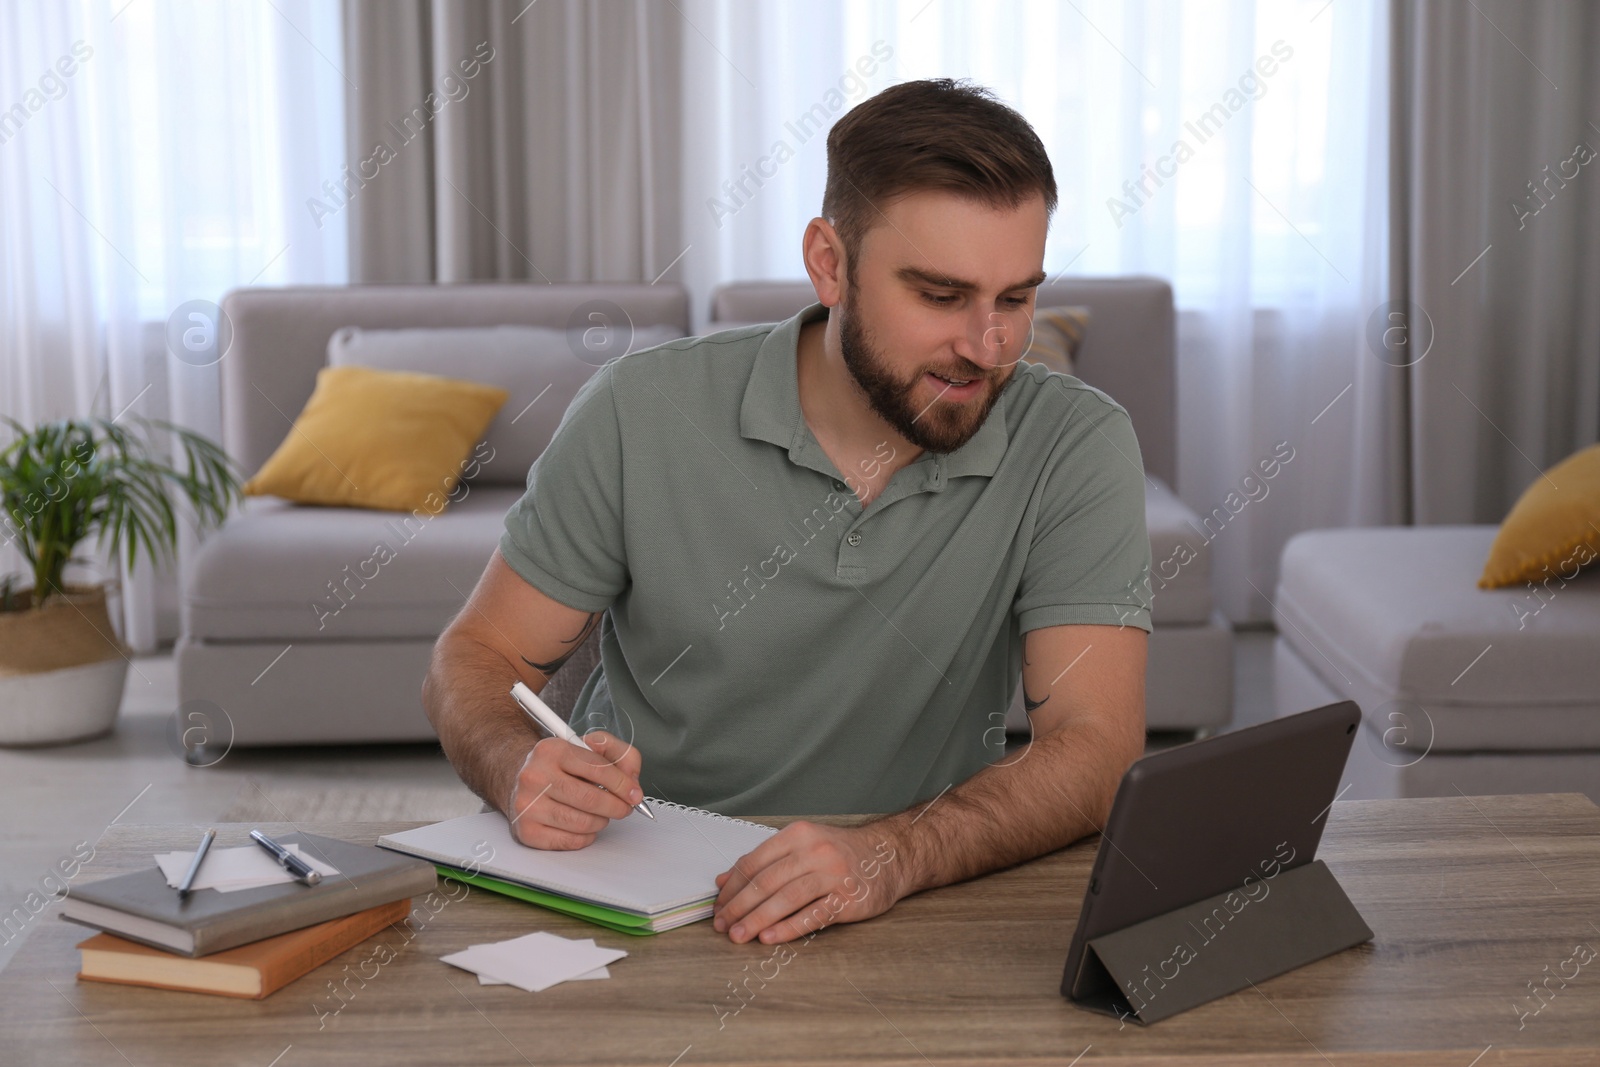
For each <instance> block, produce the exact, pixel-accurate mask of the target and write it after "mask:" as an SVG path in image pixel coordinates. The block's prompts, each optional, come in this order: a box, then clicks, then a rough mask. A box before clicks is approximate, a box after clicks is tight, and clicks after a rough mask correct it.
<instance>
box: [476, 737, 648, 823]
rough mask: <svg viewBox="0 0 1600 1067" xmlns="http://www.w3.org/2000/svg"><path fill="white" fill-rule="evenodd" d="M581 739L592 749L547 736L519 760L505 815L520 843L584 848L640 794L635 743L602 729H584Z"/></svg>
mask: <svg viewBox="0 0 1600 1067" xmlns="http://www.w3.org/2000/svg"><path fill="white" fill-rule="evenodd" d="M583 740H584V743H585V744H587V745H588V746H589V747H590V748H591V749H593V750H594V751H592V752H586V751H584V750H583V749H581V748H579V747H578V746H577V745H574V744H573V743H572V742H570V741H563V740H562V739H561V738H559V737H546V738H543V739H541V740H540V741H539V742H538V743H537V744H535V745H534V746H533V748H532V749H530V750H529V752H528V755H527V757H526V758H525V759H524V760H523V761H522V768H521V769H520V770H519V771H518V772H517V778H516V782H515V783H514V784H513V785H512V788H511V800H510V803H509V804H508V805H507V807H506V817H507V820H508V821H509V822H510V823H511V834H512V836H513V837H515V838H516V839H517V840H518V841H521V842H522V843H523V844H524V845H527V846H528V847H530V848H543V849H562V850H571V849H579V848H583V847H585V846H587V845H589V844H591V843H592V842H593V841H594V839H595V835H596V834H598V833H599V832H600V831H601V830H603V829H605V827H606V824H607V823H609V822H610V821H611V820H612V819H622V818H626V817H627V816H628V814H629V813H630V812H632V811H633V805H635V804H637V803H638V802H639V801H640V799H642V798H643V796H644V793H643V791H642V790H641V789H640V788H639V767H640V762H641V761H640V757H639V750H638V749H636V748H634V747H633V746H632V745H630V744H628V743H627V742H626V741H623V740H622V739H621V738H618V737H615V736H613V735H611V734H609V733H607V732H606V731H604V730H593V731H591V732H589V733H587V734H584V735H583ZM596 786H605V788H604V789H597V788H595V787H596Z"/></svg>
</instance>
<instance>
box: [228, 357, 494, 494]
mask: <svg viewBox="0 0 1600 1067" xmlns="http://www.w3.org/2000/svg"><path fill="white" fill-rule="evenodd" d="M508 395H510V394H508V393H507V392H506V391H505V390H504V389H499V388H496V387H494V386H492V385H480V384H478V383H477V382H463V381H458V380H456V379H454V378H440V377H437V376H435V375H432V374H411V373H404V372H400V371H384V370H374V369H372V368H371V367H324V368H323V369H322V370H320V371H318V372H317V386H316V388H315V389H314V390H312V393H311V399H310V400H307V401H306V406H305V409H304V410H303V411H301V412H300V416H299V418H297V419H295V420H294V426H293V428H292V429H290V431H289V435H288V436H287V437H285V438H284V439H283V443H282V444H281V445H279V446H278V449H277V451H276V452H274V453H272V456H271V458H269V459H268V460H267V462H266V463H265V464H264V465H263V466H262V467H261V469H260V470H259V471H257V472H256V474H255V477H253V478H251V479H250V480H249V481H248V482H245V484H244V492H245V495H247V496H281V497H283V498H285V499H287V500H293V501H295V502H296V503H299V504H329V505H335V506H340V507H351V508H377V509H379V510H383V511H416V510H419V509H423V510H427V511H429V512H430V513H434V514H437V513H438V512H440V511H442V510H444V506H445V503H446V497H447V496H448V495H449V493H450V491H451V490H452V489H454V488H455V485H456V482H457V481H458V480H459V479H460V477H461V472H462V469H463V467H464V466H465V462H466V460H467V457H468V455H469V454H470V453H471V451H472V447H473V445H475V444H476V443H477V442H478V441H479V440H480V439H481V438H482V437H483V431H484V430H485V429H487V428H488V426H489V422H490V420H492V419H493V418H494V416H495V413H496V412H498V411H499V410H500V406H501V405H502V404H504V403H505V402H506V397H507V396H508Z"/></svg>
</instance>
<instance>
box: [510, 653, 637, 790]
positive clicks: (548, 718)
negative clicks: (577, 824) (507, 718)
mask: <svg viewBox="0 0 1600 1067" xmlns="http://www.w3.org/2000/svg"><path fill="white" fill-rule="evenodd" d="M511 699H512V700H515V701H516V702H517V707H519V708H521V709H522V710H523V711H525V712H527V714H528V717H529V718H530V719H532V720H533V721H534V722H536V723H538V724H539V726H540V727H541V728H543V730H544V732H545V733H547V734H550V735H551V736H552V737H559V738H561V739H562V740H563V741H567V742H570V743H571V744H574V745H577V746H578V747H579V748H582V749H588V751H590V752H593V751H594V749H592V748H589V746H588V745H587V744H586V743H585V742H584V740H583V738H581V737H579V736H578V734H577V731H575V730H573V728H572V727H570V726H568V725H567V724H566V721H565V720H563V719H562V718H561V716H559V715H557V714H556V713H555V712H554V711H552V710H550V705H548V704H546V703H545V702H544V701H542V700H540V699H539V694H538V693H535V692H534V691H533V690H532V689H529V688H528V687H527V686H526V685H525V684H523V683H522V682H518V683H517V684H516V685H513V686H512V687H511ZM598 788H600V789H604V788H605V786H603V785H602V786H598ZM633 810H634V811H636V812H638V813H639V814H640V815H643V816H645V817H646V818H649V819H651V820H652V821H653V820H654V819H655V817H656V816H655V812H653V811H651V810H650V805H648V804H646V803H645V802H644V799H643V798H642V797H641V798H640V800H639V803H637V804H635V805H634V806H633Z"/></svg>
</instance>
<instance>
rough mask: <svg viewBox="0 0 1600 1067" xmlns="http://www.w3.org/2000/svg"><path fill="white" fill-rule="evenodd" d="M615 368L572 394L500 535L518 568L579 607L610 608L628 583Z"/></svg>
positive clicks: (556, 596) (508, 558) (503, 552)
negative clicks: (558, 423) (570, 400)
mask: <svg viewBox="0 0 1600 1067" xmlns="http://www.w3.org/2000/svg"><path fill="white" fill-rule="evenodd" d="M614 369H615V365H614V364H608V365H607V366H606V367H604V368H602V369H601V370H600V371H599V372H597V373H596V374H595V375H594V376H593V377H592V378H590V379H589V380H588V381H587V382H585V383H584V385H583V388H581V389H579V390H578V393H577V395H576V396H575V397H573V399H572V403H571V404H570V405H569V406H568V407H567V411H566V414H564V415H562V417H561V423H560V425H558V426H557V427H556V432H555V436H554V437H552V438H551V440H550V444H549V446H548V447H546V448H545V450H544V451H543V452H542V453H540V455H539V458H538V459H537V460H535V461H534V464H533V467H532V469H530V470H529V471H528V488H527V491H526V492H525V493H523V495H522V497H521V498H520V499H519V500H518V501H517V502H516V503H515V504H513V505H512V507H511V510H510V511H509V512H507V513H506V521H505V532H504V533H503V534H502V535H501V536H500V554H501V555H502V556H504V557H505V561H506V563H507V564H509V565H510V567H511V569H512V570H514V571H516V572H517V574H519V575H520V576H521V577H522V578H523V580H524V581H526V582H528V583H529V584H530V585H532V586H534V587H535V588H537V589H538V590H540V591H541V592H543V593H544V594H546V595H547V596H549V597H551V598H552V599H554V600H558V601H560V602H561V603H563V604H565V605H567V606H568V607H571V608H576V609H577V610H579V611H604V610H605V609H606V608H608V607H610V606H611V603H612V601H614V600H615V599H616V598H617V597H618V596H619V595H620V594H621V593H622V591H623V590H624V589H625V588H627V583H628V560H627V552H626V548H625V540H624V538H623V529H622V432H621V427H620V425H619V423H618V421H617V408H616V403H615V400H614V397H613V395H612V389H613V382H612V377H613V372H614Z"/></svg>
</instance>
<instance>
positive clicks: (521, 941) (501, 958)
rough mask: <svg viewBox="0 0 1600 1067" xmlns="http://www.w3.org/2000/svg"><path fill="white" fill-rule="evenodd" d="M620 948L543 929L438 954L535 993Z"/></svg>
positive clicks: (616, 954) (615, 956)
mask: <svg viewBox="0 0 1600 1067" xmlns="http://www.w3.org/2000/svg"><path fill="white" fill-rule="evenodd" d="M626 955H627V953H626V952H625V951H623V950H622V949H620V948H601V947H599V946H598V945H593V944H585V943H583V942H581V941H568V940H567V939H566V938H564V937H557V936H556V935H555V934H550V933H545V932H543V931H541V932H539V933H535V934H527V935H525V936H523V937H517V938H513V939H511V940H510V941H500V942H497V943H495V944H490V945H473V946H471V947H469V948H465V949H462V950H461V951H460V952H453V953H451V954H450V955H448V956H441V957H440V959H442V960H443V961H444V962H445V963H448V964H450V965H451V966H452V967H460V968H461V969H462V970H464V971H471V972H473V973H474V974H479V975H485V974H486V975H488V976H489V977H490V978H495V979H498V980H500V981H501V982H504V983H506V984H507V985H514V986H516V987H517V988H518V989H525V990H527V991H528V992H530V993H538V992H540V991H541V990H545V989H549V988H550V987H551V986H553V985H557V984H559V983H561V982H566V981H570V980H572V979H575V978H577V977H578V976H579V975H583V974H588V973H589V972H590V971H593V970H594V969H595V968H597V967H603V966H604V965H606V964H608V963H612V962H615V961H616V960H619V959H621V958H622V957H624V956H626Z"/></svg>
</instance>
